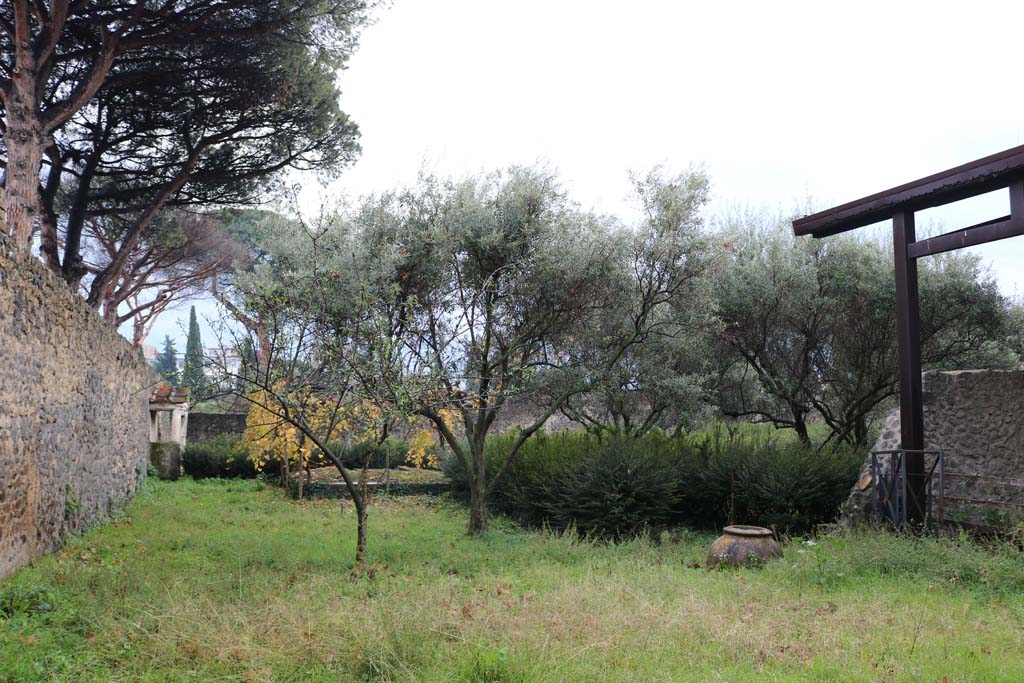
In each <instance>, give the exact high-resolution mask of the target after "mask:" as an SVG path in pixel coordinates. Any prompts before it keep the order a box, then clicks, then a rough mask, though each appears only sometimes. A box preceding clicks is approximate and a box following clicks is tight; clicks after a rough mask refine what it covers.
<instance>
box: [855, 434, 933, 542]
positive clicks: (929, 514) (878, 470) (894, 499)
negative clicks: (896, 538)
mask: <svg viewBox="0 0 1024 683" xmlns="http://www.w3.org/2000/svg"><path fill="white" fill-rule="evenodd" d="M881 456H889V459H888V461H887V462H885V461H883V460H882V459H881ZM929 457H932V458H933V460H932V463H931V466H930V467H928V466H927V460H928V458H929ZM912 458H915V459H919V460H920V462H922V463H924V464H925V468H924V493H925V495H923V496H921V495H920V493H919V492H917V491H915V488H914V487H913V486H912V485H911V481H910V479H909V477H910V463H911V459H912ZM915 461H916V460H915ZM936 473H938V481H937V482H936V476H935V475H936ZM871 476H872V478H873V481H874V488H873V492H872V498H871V508H872V512H873V514H874V516H875V518H876V519H877V520H879V521H883V522H886V521H887V522H891V523H892V524H894V525H895V526H896V527H897V528H900V529H906V528H909V527H910V525H912V524H915V525H916V524H923V525H925V526H928V527H937V526H939V525H941V524H943V522H944V521H945V516H946V509H945V490H946V467H945V460H944V458H943V457H942V451H934V450H919V451H910V450H907V449H904V448H899V449H896V450H888V451H874V452H872V453H871ZM936 484H937V486H936Z"/></svg>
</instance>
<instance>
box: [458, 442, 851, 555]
mask: <svg viewBox="0 0 1024 683" xmlns="http://www.w3.org/2000/svg"><path fill="white" fill-rule="evenodd" d="M514 438H515V435H514V434H499V435H496V436H495V437H493V438H492V439H490V443H489V444H488V447H487V453H486V456H487V468H488V469H487V471H488V476H489V477H493V476H494V474H495V473H496V472H497V471H498V469H499V468H500V466H501V463H502V462H504V457H505V454H506V453H507V452H508V449H509V447H510V446H511V444H512V440H513V439H514ZM862 457H863V455H862V454H861V453H860V452H859V451H857V450H855V449H849V448H838V449H822V450H821V451H818V450H817V449H815V448H812V447H808V446H804V445H802V444H800V443H799V442H796V441H795V440H789V439H782V438H778V437H773V436H772V435H771V434H769V433H766V432H763V431H755V430H735V429H734V430H727V429H725V428H723V427H721V426H717V427H713V428H712V429H711V430H709V431H708V432H707V433H702V434H696V435H692V436H684V437H673V438H670V437H668V436H666V435H664V434H661V433H655V434H648V435H646V436H644V437H641V438H632V437H628V436H626V435H606V436H604V437H603V438H598V437H596V436H594V435H591V434H588V433H585V432H563V433H559V434H544V433H539V434H537V435H536V436H534V437H533V438H531V439H530V440H529V441H527V442H526V444H524V446H523V448H522V449H521V450H520V453H519V455H518V457H517V458H516V460H515V461H513V463H512V464H511V465H510V466H509V467H508V468H507V469H506V471H505V473H504V474H503V476H502V478H501V480H500V481H499V482H498V486H497V487H496V489H495V492H494V496H493V498H492V500H491V505H492V507H493V508H494V509H495V510H497V511H500V512H503V513H505V514H508V515H510V516H512V517H514V518H516V519H518V520H519V521H521V522H523V523H526V524H529V525H534V526H540V525H548V526H551V527H552V528H556V529H565V528H568V527H570V526H575V527H576V528H577V529H578V530H579V531H580V532H581V533H583V534H585V535H588V536H594V537H600V538H610V539H621V538H624V537H628V536H632V535H635V534H637V533H642V532H644V531H646V530H653V529H658V528H661V527H664V526H666V525H669V524H689V525H693V526H698V527H704V528H716V527H721V526H722V525H724V524H728V523H751V524H761V525H766V526H773V527H775V528H777V529H778V530H780V531H785V532H789V533H799V532H803V531H806V530H809V529H811V528H813V526H814V525H815V524H817V523H820V522H825V521H829V520H831V519H833V518H834V517H835V515H836V513H837V512H838V510H839V506H840V504H841V503H842V502H843V500H845V498H846V496H847V494H848V493H849V490H850V487H851V486H852V485H853V483H854V481H855V480H856V477H857V473H858V471H859V468H860V464H861V461H862ZM445 473H446V475H447V476H448V478H449V479H450V480H451V481H452V484H453V489H454V490H456V491H457V492H458V491H465V473H464V471H463V467H462V464H461V463H460V462H458V461H456V460H454V459H453V458H449V459H448V460H447V461H446V462H445Z"/></svg>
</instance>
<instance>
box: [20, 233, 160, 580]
mask: <svg viewBox="0 0 1024 683" xmlns="http://www.w3.org/2000/svg"><path fill="white" fill-rule="evenodd" d="M158 379H159V378H158V377H157V375H156V373H155V372H153V370H152V369H151V368H150V367H149V366H148V365H147V364H146V362H145V361H144V360H143V359H142V356H141V354H140V353H139V351H138V350H137V349H134V348H133V347H132V346H131V344H129V343H128V342H127V341H126V340H125V339H123V338H122V337H121V336H120V335H118V334H117V332H116V331H115V330H114V329H113V328H112V327H111V326H110V325H109V324H108V323H106V322H104V321H102V320H101V319H100V318H99V317H98V316H97V315H96V314H95V313H94V312H93V311H92V310H91V309H90V308H89V307H88V306H86V305H85V303H84V302H83V301H82V300H81V299H80V298H79V297H78V296H76V295H75V294H74V293H73V292H71V291H70V290H69V289H68V288H67V286H66V285H65V284H64V283H63V282H62V281H61V280H60V279H59V278H57V277H55V276H54V275H53V274H51V273H50V272H49V271H48V270H47V269H46V268H45V267H44V266H43V265H42V264H41V263H40V262H39V261H38V260H37V259H35V258H34V257H32V256H31V255H29V254H26V253H23V252H22V250H21V249H20V248H18V247H16V246H15V245H14V244H13V243H12V242H11V241H10V240H9V239H8V238H7V237H6V236H5V235H2V234H0V576H3V575H6V574H8V573H10V572H12V571H14V570H15V569H17V568H18V567H21V566H24V565H26V564H28V563H29V562H31V561H32V560H33V559H35V558H36V557H39V556H40V555H43V554H45V553H49V552H52V551H53V550H55V549H57V548H58V547H60V545H61V543H62V541H63V540H64V538H65V537H66V536H67V534H68V533H71V532H75V531H78V530H80V529H83V528H85V527H87V526H88V525H89V524H90V523H92V522H94V521H95V520H97V519H98V518H102V517H103V516H104V515H106V514H108V513H110V511H111V510H112V509H113V508H115V507H116V506H118V505H119V504H121V503H123V502H124V501H126V500H127V499H128V498H129V497H131V495H132V494H133V493H134V491H135V489H136V487H137V486H138V483H139V481H141V479H142V478H143V477H145V473H146V462H147V457H148V451H149V392H150V390H151V388H152V386H153V385H154V384H155V383H156V382H157V381H158Z"/></svg>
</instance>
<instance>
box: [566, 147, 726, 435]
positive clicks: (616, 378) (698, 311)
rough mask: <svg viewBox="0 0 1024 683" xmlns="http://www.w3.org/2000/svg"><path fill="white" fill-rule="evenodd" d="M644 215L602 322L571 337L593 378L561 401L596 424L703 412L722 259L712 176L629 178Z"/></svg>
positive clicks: (681, 424) (680, 425)
mask: <svg viewBox="0 0 1024 683" xmlns="http://www.w3.org/2000/svg"><path fill="white" fill-rule="evenodd" d="M633 186H634V191H635V196H636V199H637V203H638V204H639V209H640V213H639V216H640V217H639V221H638V223H637V224H636V225H634V226H632V229H631V230H630V231H629V232H628V240H627V244H628V246H627V249H626V251H625V255H624V257H625V267H623V268H621V269H620V270H619V271H617V272H616V273H615V274H616V275H618V277H619V280H618V281H617V282H616V283H615V285H614V288H613V289H614V291H615V296H616V298H615V299H614V300H613V301H611V302H609V304H610V305H608V306H606V307H605V308H604V309H603V311H602V313H603V316H602V317H601V319H600V321H599V326H598V327H596V328H595V329H591V330H587V331H586V333H584V334H582V335H581V336H580V337H579V338H577V339H575V340H574V347H575V350H574V353H575V354H577V355H579V356H580V357H583V358H587V359H589V360H590V361H591V363H590V367H589V372H588V376H589V378H590V379H591V383H590V386H589V387H588V390H587V391H585V392H581V393H579V394H576V395H573V396H570V397H569V398H568V399H567V400H566V402H565V404H564V405H563V406H562V408H561V412H562V413H563V414H564V415H565V416H566V417H568V418H569V419H571V420H573V421H575V422H578V423H580V424H582V425H584V426H585V427H586V428H587V429H589V430H591V431H595V432H598V433H600V432H604V431H609V430H611V431H621V432H624V433H626V434H631V435H642V434H644V433H646V432H648V431H650V430H652V429H666V430H675V431H679V430H682V429H684V428H686V427H688V426H692V425H694V424H696V423H697V422H699V421H700V420H701V419H702V418H703V417H704V416H705V414H706V399H707V392H708V388H709V379H710V378H711V377H712V376H713V373H712V365H711V363H710V362H709V358H710V354H709V342H710V341H711V338H712V333H713V332H714V331H715V330H716V329H717V318H716V316H715V312H714V309H715V302H714V298H713V296H712V295H711V287H710V285H711V282H712V276H713V274H714V273H715V271H716V269H717V268H718V267H719V266H720V264H721V261H722V258H721V257H722V249H721V245H720V243H719V242H718V241H717V240H714V239H712V238H710V237H709V236H708V235H707V234H706V230H705V226H704V215H703V209H704V206H705V204H706V202H707V198H708V192H709V180H708V177H707V175H706V173H705V172H704V171H703V170H701V169H697V168H691V169H689V170H687V171H684V172H682V173H678V174H674V175H673V174H669V173H668V172H667V171H665V169H663V168H660V167H658V168H655V169H653V170H651V171H650V172H649V173H647V174H646V175H643V176H634V177H633Z"/></svg>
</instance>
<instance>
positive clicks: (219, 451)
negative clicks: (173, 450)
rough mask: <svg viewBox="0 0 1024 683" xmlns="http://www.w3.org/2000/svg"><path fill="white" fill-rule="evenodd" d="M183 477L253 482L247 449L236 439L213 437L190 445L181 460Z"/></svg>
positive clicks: (253, 473)
mask: <svg viewBox="0 0 1024 683" xmlns="http://www.w3.org/2000/svg"><path fill="white" fill-rule="evenodd" d="M181 464H182V468H183V469H184V470H185V474H187V475H189V476H191V477H192V478H193V479H206V478H207V477H218V478H222V479H239V478H240V479H254V478H255V477H256V466H255V465H254V464H253V462H252V460H251V459H250V458H249V449H248V448H247V447H246V446H245V444H243V443H242V438H241V437H239V436H216V437H214V438H212V439H210V440H209V441H202V442H199V443H190V444H188V446H186V447H185V452H184V453H183V454H182V456H181Z"/></svg>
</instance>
